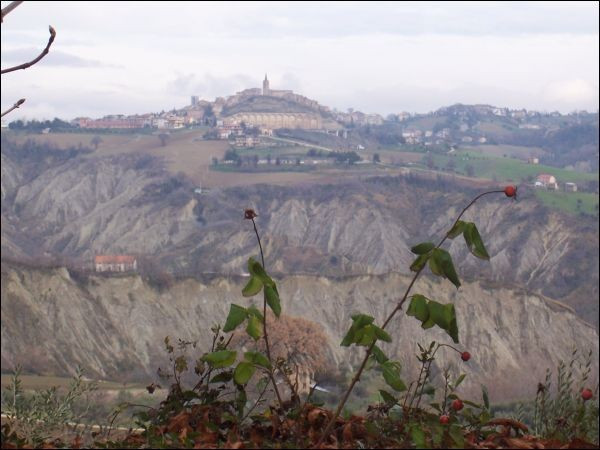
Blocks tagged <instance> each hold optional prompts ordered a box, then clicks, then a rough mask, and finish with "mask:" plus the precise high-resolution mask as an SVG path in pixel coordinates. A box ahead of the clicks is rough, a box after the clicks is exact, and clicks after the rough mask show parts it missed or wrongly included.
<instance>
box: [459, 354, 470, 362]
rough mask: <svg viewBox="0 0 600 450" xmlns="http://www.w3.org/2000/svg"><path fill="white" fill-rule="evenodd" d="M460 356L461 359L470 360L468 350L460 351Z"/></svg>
mask: <svg viewBox="0 0 600 450" xmlns="http://www.w3.org/2000/svg"><path fill="white" fill-rule="evenodd" d="M460 358H461V359H462V360H463V361H468V360H470V359H471V354H470V353H469V352H462V353H461V354H460Z"/></svg>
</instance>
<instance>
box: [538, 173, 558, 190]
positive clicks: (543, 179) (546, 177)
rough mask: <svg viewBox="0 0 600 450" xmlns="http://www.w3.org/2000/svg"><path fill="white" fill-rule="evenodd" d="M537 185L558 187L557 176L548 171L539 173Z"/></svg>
mask: <svg viewBox="0 0 600 450" xmlns="http://www.w3.org/2000/svg"><path fill="white" fill-rule="evenodd" d="M535 185H536V186H539V187H545V188H546V189H558V183H557V182H556V177H555V176H554V175H550V174H547V173H541V174H539V175H538V176H537V178H536V180H535Z"/></svg>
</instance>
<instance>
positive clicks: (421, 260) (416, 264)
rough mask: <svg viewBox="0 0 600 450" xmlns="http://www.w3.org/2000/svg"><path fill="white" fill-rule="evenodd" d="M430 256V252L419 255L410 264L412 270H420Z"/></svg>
mask: <svg viewBox="0 0 600 450" xmlns="http://www.w3.org/2000/svg"><path fill="white" fill-rule="evenodd" d="M430 256H431V254H430V253H426V254H424V255H419V256H417V259H415V260H414V261H413V263H412V264H411V265H410V270H412V271H413V272H418V271H419V270H421V269H422V268H423V266H425V264H426V263H427V260H428V259H429V257H430Z"/></svg>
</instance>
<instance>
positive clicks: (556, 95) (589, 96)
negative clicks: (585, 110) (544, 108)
mask: <svg viewBox="0 0 600 450" xmlns="http://www.w3.org/2000/svg"><path fill="white" fill-rule="evenodd" d="M543 95H544V96H545V98H546V99H547V100H548V101H549V102H556V103H561V104H563V105H571V106H572V107H575V106H577V105H581V104H593V103H594V102H595V104H596V108H597V107H598V86H593V85H592V84H591V83H589V82H587V81H585V80H582V79H581V78H576V79H572V80H561V81H555V82H552V83H548V85H547V86H546V88H545V89H544V90H543Z"/></svg>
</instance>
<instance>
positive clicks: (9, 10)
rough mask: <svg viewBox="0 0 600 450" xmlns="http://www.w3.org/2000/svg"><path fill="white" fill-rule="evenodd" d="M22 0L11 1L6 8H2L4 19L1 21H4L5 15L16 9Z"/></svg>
mask: <svg viewBox="0 0 600 450" xmlns="http://www.w3.org/2000/svg"><path fill="white" fill-rule="evenodd" d="M21 3H23V2H22V1H21V2H11V3H10V4H9V5H8V6H7V7H6V8H4V9H3V10H2V19H1V21H2V22H4V16H6V15H8V13H10V12H11V11H12V10H13V9H15V8H16V7H17V6H19V5H20V4H21Z"/></svg>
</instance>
